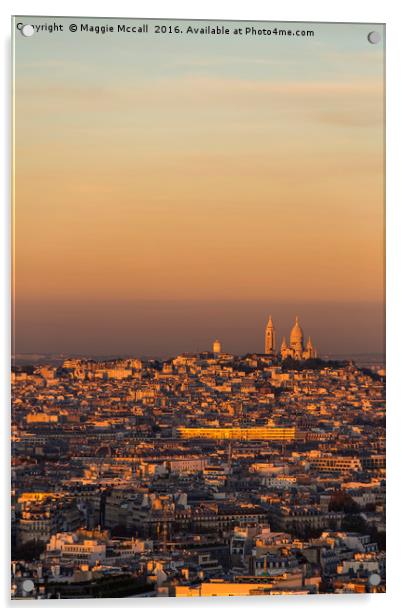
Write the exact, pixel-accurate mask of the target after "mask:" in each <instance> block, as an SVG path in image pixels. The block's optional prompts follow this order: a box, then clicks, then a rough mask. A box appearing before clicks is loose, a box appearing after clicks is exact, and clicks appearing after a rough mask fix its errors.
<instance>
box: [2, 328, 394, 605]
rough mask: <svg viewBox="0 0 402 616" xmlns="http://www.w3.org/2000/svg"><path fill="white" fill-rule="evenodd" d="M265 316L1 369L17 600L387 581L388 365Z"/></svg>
mask: <svg viewBox="0 0 402 616" xmlns="http://www.w3.org/2000/svg"><path fill="white" fill-rule="evenodd" d="M271 325H272V320H271V319H270V322H269V324H268V326H267V333H268V334H269V335H268V337H267V336H266V344H267V343H268V345H271V346H270V347H269V348H267V347H266V349H265V350H266V351H267V352H266V353H265V354H250V355H246V356H241V357H239V356H233V355H230V354H228V353H223V352H222V349H221V345H220V343H219V341H215V342H214V344H213V349H212V352H205V353H200V354H183V355H179V356H177V357H173V358H170V359H168V360H164V361H161V360H151V359H148V360H139V359H121V360H113V361H112V360H110V361H95V360H90V359H82V358H81V359H70V360H68V361H64V363H62V364H61V365H58V366H52V365H50V364H49V365H37V366H25V367H18V368H17V367H15V368H14V369H13V373H12V384H13V392H12V397H13V400H12V403H13V415H12V455H13V468H12V596H13V598H16V599H18V598H47V597H49V598H50V597H52V598H53V597H54V598H69V597H101V596H102V597H106V596H119V597H123V596H177V597H188V596H215V595H217V596H220V595H263V594H268V595H269V594H312V593H313V594H314V593H322V592H332V593H350V592H384V590H385V551H384V550H385V539H384V537H385V428H384V417H385V398H384V376H383V375H382V374H378V373H377V372H374V371H371V370H368V369H361V368H359V367H357V366H356V365H355V364H353V363H351V362H323V361H321V360H319V359H317V358H316V351H315V349H314V348H313V346H312V344H311V342H310V343H308V344H307V346H306V347H304V341H303V334H302V333H301V337H300V332H301V329H300V325H299V324H298V322H296V324H295V326H294V328H293V330H292V334H291V337H290V346H289V348H288V347H286V352H285V347H284V346H283V348H282V352H281V357H278V356H277V355H276V354H275V336H274V332H273V330H269V328H270V327H271ZM272 345H273V346H272ZM289 349H290V350H292V353H291V352H290V350H289ZM286 357H292V358H293V359H298V360H300V361H299V365H292V367H291V368H290V367H289V365H287V364H286V362H285V361H283V359H286ZM303 360H304V361H303Z"/></svg>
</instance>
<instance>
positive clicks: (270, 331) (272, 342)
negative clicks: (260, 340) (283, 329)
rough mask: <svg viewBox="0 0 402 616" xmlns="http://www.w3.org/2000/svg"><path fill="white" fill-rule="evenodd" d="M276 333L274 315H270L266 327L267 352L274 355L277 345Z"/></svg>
mask: <svg viewBox="0 0 402 616" xmlns="http://www.w3.org/2000/svg"><path fill="white" fill-rule="evenodd" d="M275 338H276V334H275V328H274V324H273V322H272V317H271V315H269V319H268V323H267V326H266V328H265V354H266V355H273V354H274V353H275V346H276V339H275Z"/></svg>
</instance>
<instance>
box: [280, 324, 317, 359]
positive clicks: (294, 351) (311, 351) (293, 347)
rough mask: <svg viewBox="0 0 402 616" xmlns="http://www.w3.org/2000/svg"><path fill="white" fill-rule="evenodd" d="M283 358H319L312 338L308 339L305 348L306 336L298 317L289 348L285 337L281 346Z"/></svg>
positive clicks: (291, 334)
mask: <svg viewBox="0 0 402 616" xmlns="http://www.w3.org/2000/svg"><path fill="white" fill-rule="evenodd" d="M281 357H282V359H286V357H292V358H293V359H311V358H314V357H317V349H316V348H315V347H314V346H313V343H312V342H311V338H310V337H309V338H308V341H307V344H306V346H304V334H303V330H302V328H301V326H300V323H299V317H296V320H295V324H294V325H293V327H292V329H291V331H290V336H289V346H288V345H287V343H286V338H285V336H284V337H283V339H282V344H281Z"/></svg>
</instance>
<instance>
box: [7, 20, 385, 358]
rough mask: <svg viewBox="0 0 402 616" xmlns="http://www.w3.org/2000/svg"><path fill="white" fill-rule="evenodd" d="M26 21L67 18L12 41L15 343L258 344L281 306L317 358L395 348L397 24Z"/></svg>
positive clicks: (105, 347)
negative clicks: (392, 244)
mask: <svg viewBox="0 0 402 616" xmlns="http://www.w3.org/2000/svg"><path fill="white" fill-rule="evenodd" d="M16 21H23V22H24V23H33V24H35V23H37V24H39V23H46V22H47V23H53V22H54V21H57V23H64V24H65V27H64V29H65V30H66V32H63V33H61V32H60V33H53V34H49V33H48V32H40V33H36V34H35V35H34V36H33V37H32V38H24V37H23V36H21V35H20V34H19V32H17V33H16V35H15V299H16V301H15V309H16V322H15V351H16V352H17V353H33V352H47V353H67V354H74V353H84V354H88V355H91V354H94V355H95V354H131V355H159V356H165V355H169V354H173V353H179V352H181V351H192V350H202V349H205V348H209V347H210V344H211V342H212V340H213V339H214V338H216V337H218V338H220V339H222V343H223V346H224V348H225V350H228V351H232V352H238V353H242V352H247V351H256V352H262V350H263V330H264V327H265V321H266V318H267V317H268V314H270V313H272V314H273V317H274V320H275V322H276V324H277V326H278V330H279V332H278V335H279V334H280V335H282V333H286V334H287V333H288V330H289V329H290V327H291V325H292V320H293V318H294V315H295V314H299V317H300V319H301V321H302V325H304V329H305V330H306V333H307V334H311V336H312V338H313V341H314V342H315V343H316V344H317V346H318V349H319V351H323V352H325V353H340V354H342V353H344V354H351V353H363V352H365V353H371V352H382V351H383V346H384V339H383V301H384V256H383V255H384V212H383V207H384V198H383V193H384V170H383V167H384V148H383V138H384V124H383V122H384V104H383V95H384V90H383V78H384V75H383V60H384V57H383V55H384V45H383V42H381V43H380V44H378V45H371V44H370V43H368V41H367V34H368V33H369V32H370V31H371V30H373V29H374V30H377V31H379V32H380V33H381V35H382V41H383V39H384V30H383V27H382V26H375V27H373V26H372V25H371V26H370V25H363V24H362V25H350V24H349V25H345V24H336V25H334V24H333V25H328V24H304V25H301V26H300V24H299V25H298V24H288V25H286V28H288V27H292V29H294V30H296V29H297V28H298V27H302V28H306V27H308V28H309V29H313V30H315V37H314V38H299V37H289V38H283V37H274V36H271V37H266V36H265V37H264V36H262V37H245V36H243V37H235V36H230V37H222V36H217V37H213V36H195V35H193V36H190V35H156V34H152V24H153V22H152V21H151V20H148V22H147V23H149V24H150V26H151V27H150V29H151V33H149V34H147V35H140V34H137V35H135V34H119V35H117V34H106V35H103V36H102V35H96V34H89V33H85V34H80V33H71V32H69V31H68V24H70V23H73V22H74V23H77V24H78V25H79V24H80V23H81V22H89V21H91V20H89V19H71V18H68V19H67V18H66V19H60V18H58V19H56V20H55V19H54V18H29V19H25V20H24V19H21V18H18V19H17V20H16ZM92 21H93V22H94V23H97V24H100V25H101V24H102V20H95V19H94V20H92ZM118 22H119V23H124V20H118ZM103 23H109V24H113V23H114V24H115V23H116V22H115V21H114V20H111V19H110V20H103ZM139 23H143V20H141V22H139ZM167 23H172V25H175V24H176V22H167ZM180 23H181V24H183V25H184V26H186V25H187V22H184V21H183V22H180ZM200 23H201V22H198V24H200ZM228 24H229V25H230V26H231V27H233V26H234V23H233V22H231V23H230V22H228ZM205 25H206V24H205ZM212 25H213V24H212ZM264 25H265V27H267V24H260V26H259V27H263V26H264ZM275 25H277V26H278V27H285V25H284V24H282V25H281V24H275ZM272 27H273V26H272Z"/></svg>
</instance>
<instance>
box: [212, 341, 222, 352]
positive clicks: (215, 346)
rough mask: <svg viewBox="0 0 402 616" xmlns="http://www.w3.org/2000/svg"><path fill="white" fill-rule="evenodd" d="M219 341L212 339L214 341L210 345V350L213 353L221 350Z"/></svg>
mask: <svg viewBox="0 0 402 616" xmlns="http://www.w3.org/2000/svg"><path fill="white" fill-rule="evenodd" d="M221 349H222V347H221V343H220V342H219V340H214V343H213V345H212V352H213V353H215V355H218V354H219V353H220V352H221Z"/></svg>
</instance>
